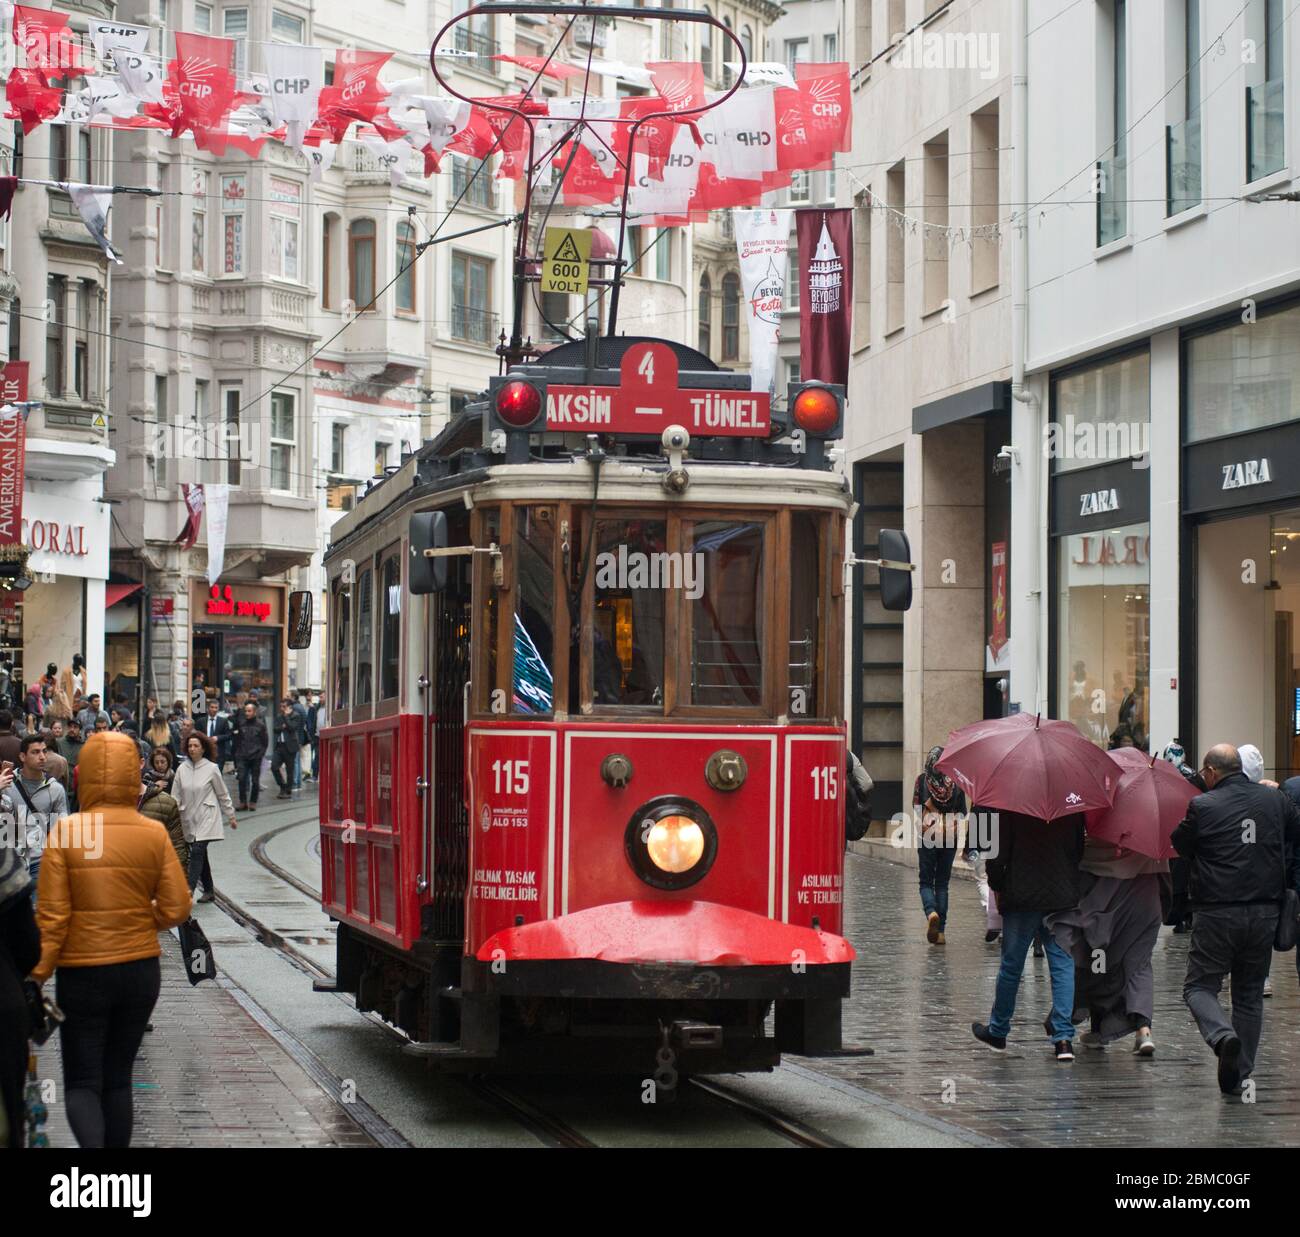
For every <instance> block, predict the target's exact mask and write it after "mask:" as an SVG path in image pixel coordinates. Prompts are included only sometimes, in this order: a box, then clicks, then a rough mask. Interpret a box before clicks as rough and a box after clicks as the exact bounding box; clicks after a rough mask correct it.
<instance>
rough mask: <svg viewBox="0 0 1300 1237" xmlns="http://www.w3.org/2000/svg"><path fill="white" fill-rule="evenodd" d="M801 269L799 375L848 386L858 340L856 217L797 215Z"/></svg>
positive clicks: (840, 212)
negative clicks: (851, 355)
mask: <svg viewBox="0 0 1300 1237" xmlns="http://www.w3.org/2000/svg"><path fill="white" fill-rule="evenodd" d="M795 233H796V237H797V241H798V246H799V253H800V255H801V261H800V269H799V374H800V377H801V378H802V379H803V380H804V381H805V382H806V381H808V380H809V379H815V380H816V381H819V382H829V383H839V384H845V383H847V382H848V380H849V350H850V343H851V340H852V337H853V213H852V211H849V210H800V211H795Z"/></svg>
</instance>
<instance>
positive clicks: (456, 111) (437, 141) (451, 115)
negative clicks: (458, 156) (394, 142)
mask: <svg viewBox="0 0 1300 1237" xmlns="http://www.w3.org/2000/svg"><path fill="white" fill-rule="evenodd" d="M410 102H411V105H412V106H416V105H418V106H419V107H421V108H423V109H424V118H425V120H426V121H427V122H428V125H429V144H430V145H431V146H432V147H433V153H434V154H435V155H440V154H442V152H443V151H444V150H446V149H447V143H448V142H450V141H451V139H452V138H454V137H455V136H456V134H458V133H459V132H460V131H461V130H462V129H463V128H464V127H465V126H466V125H467V124H469V108H470V105H469V104H468V103H467V102H466V101H465V100H464V99H434V98H431V97H430V96H428V95H417V96H415V97H414V98H412V99H411V101H410Z"/></svg>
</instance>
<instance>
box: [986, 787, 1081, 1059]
mask: <svg viewBox="0 0 1300 1237" xmlns="http://www.w3.org/2000/svg"><path fill="white" fill-rule="evenodd" d="M977 810H978V809H977ZM994 838H995V841H996V849H995V850H994V851H991V852H990V854H989V858H988V860H987V869H988V878H989V887H990V888H991V889H992V890H993V891H994V892H995V893H996V894H997V895H998V909H999V910H1000V911H1001V912H1002V965H1001V968H1000V969H999V971H998V981H997V989H996V992H995V995H994V999H993V1012H992V1014H991V1015H990V1017H989V1021H988V1024H987V1025H985V1024H984V1023H982V1022H975V1023H972V1024H971V1031H972V1032H973V1033H974V1035H975V1038H976V1039H978V1040H979V1041H980V1042H981V1043H984V1044H987V1045H988V1046H989V1047H990V1048H993V1049H996V1050H998V1051H1002V1050H1005V1048H1006V1046H1007V1034H1008V1032H1009V1031H1010V1030H1011V1016H1012V1014H1013V1013H1014V1012H1015V1008H1016V993H1017V992H1018V991H1019V989H1020V977H1021V975H1022V974H1023V973H1024V969H1025V955H1026V954H1027V953H1028V952H1029V947H1030V945H1031V944H1032V943H1033V940H1034V936H1035V934H1037V933H1038V932H1039V930H1040V929H1041V928H1042V924H1043V916H1044V915H1046V914H1048V913H1049V912H1051V911H1064V910H1069V909H1071V908H1072V907H1074V906H1077V905H1078V902H1079V898H1080V897H1081V895H1082V893H1083V877H1082V873H1081V872H1080V870H1079V861H1080V860H1081V859H1082V858H1083V840H1084V829H1083V817H1082V816H1081V815H1074V816H1064V817H1061V818H1060V819H1058V820H1051V821H1046V820H1039V819H1038V818H1037V817H1034V816H1022V815H1021V814H1020V813H1019V812H1001V811H1000V812H998V813H997V825H996V828H995V833H994ZM1045 945H1046V951H1047V961H1048V968H1049V970H1050V972H1051V978H1052V1012H1051V1013H1050V1014H1049V1015H1048V1018H1047V1020H1046V1022H1044V1024H1043V1025H1044V1029H1045V1030H1046V1031H1047V1034H1048V1036H1049V1037H1050V1039H1051V1040H1052V1044H1053V1046H1054V1048H1055V1051H1056V1059H1057V1060H1058V1061H1073V1060H1074V1050H1073V1046H1072V1045H1073V1043H1074V1020H1073V1018H1074V961H1073V959H1072V958H1071V957H1070V955H1069V954H1068V953H1067V952H1066V951H1065V950H1064V949H1062V948H1061V946H1060V945H1059V944H1058V943H1057V941H1056V939H1055V938H1054V937H1053V936H1052V935H1051V934H1050V933H1048V934H1046V941H1045Z"/></svg>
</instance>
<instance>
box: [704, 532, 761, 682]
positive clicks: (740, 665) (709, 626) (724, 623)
mask: <svg viewBox="0 0 1300 1237" xmlns="http://www.w3.org/2000/svg"><path fill="white" fill-rule="evenodd" d="M687 545H688V547H689V557H688V566H689V571H688V573H687V574H688V575H689V576H691V577H693V578H692V579H691V580H688V582H687V589H686V599H687V605H688V610H687V615H688V618H687V623H688V627H687V630H688V631H689V633H690V656H691V661H690V702H691V703H692V704H696V705H709V706H714V707H719V706H730V707H736V706H740V707H758V706H761V705H762V703H763V526H762V525H761V524H745V523H739V522H733V521H729V520H701V521H700V522H699V523H696V524H691V525H690V526H689V535H688V538H687ZM692 585H693V586H694V587H692Z"/></svg>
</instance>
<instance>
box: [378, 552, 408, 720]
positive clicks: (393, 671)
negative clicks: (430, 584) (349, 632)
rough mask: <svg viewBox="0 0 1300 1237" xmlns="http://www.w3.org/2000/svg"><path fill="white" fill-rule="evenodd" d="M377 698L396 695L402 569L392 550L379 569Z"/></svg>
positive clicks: (382, 698) (398, 667) (381, 698)
mask: <svg viewBox="0 0 1300 1237" xmlns="http://www.w3.org/2000/svg"><path fill="white" fill-rule="evenodd" d="M379 587H380V589H381V590H382V591H381V593H380V597H379V604H380V607H381V609H380V615H381V618H380V628H379V698H380V700H394V699H396V698H397V687H398V680H399V678H400V674H401V649H402V638H401V633H402V569H401V566H400V565H399V563H398V559H397V554H396V552H394V553H392V554H389V555H388V557H387V558H385V559H384V562H383V566H382V567H381V568H380V583H379Z"/></svg>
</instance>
